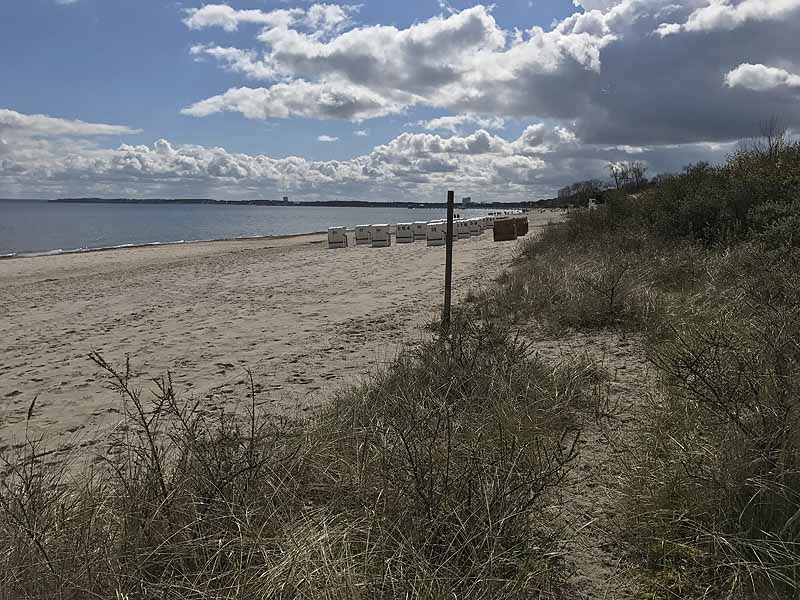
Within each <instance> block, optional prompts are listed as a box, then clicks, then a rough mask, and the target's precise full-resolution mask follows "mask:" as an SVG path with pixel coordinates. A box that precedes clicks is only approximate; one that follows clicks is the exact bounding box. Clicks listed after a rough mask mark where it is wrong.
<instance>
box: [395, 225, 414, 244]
mask: <svg viewBox="0 0 800 600" xmlns="http://www.w3.org/2000/svg"><path fill="white" fill-rule="evenodd" d="M394 237H395V239H396V240H397V243H398V244H408V243H409V242H413V241H414V225H413V224H412V223H398V224H397V225H396V226H395V230H394Z"/></svg>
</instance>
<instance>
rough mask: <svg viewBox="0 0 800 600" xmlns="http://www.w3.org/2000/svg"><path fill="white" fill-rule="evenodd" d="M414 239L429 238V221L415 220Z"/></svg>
mask: <svg viewBox="0 0 800 600" xmlns="http://www.w3.org/2000/svg"><path fill="white" fill-rule="evenodd" d="M413 229H414V239H415V240H424V239H426V238H427V234H426V230H427V229H428V223H427V222H425V221H415V222H414V227H413Z"/></svg>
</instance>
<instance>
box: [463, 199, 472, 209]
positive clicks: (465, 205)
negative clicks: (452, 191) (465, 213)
mask: <svg viewBox="0 0 800 600" xmlns="http://www.w3.org/2000/svg"><path fill="white" fill-rule="evenodd" d="M470 204H472V197H471V196H466V197H464V198H462V199H461V206H463V207H464V208H469V207H470Z"/></svg>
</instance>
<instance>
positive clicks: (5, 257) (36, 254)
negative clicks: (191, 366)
mask: <svg viewBox="0 0 800 600" xmlns="http://www.w3.org/2000/svg"><path fill="white" fill-rule="evenodd" d="M326 233H327V232H325V231H307V232H303V233H285V234H279V235H254V236H239V237H230V238H213V239H207V240H175V241H166V242H146V243H141V244H133V243H131V244H119V245H116V246H97V247H89V248H74V249H70V250H63V249H61V248H58V249H54V250H45V251H42V252H10V253H8V254H0V261H2V260H15V259H24V258H42V257H47V256H68V255H71V254H91V253H94V252H112V251H115V250H134V249H138V248H163V247H169V246H183V245H189V244H215V243H218V242H248V241H254V242H258V241H269V240H285V239H292V238H300V237H306V236H313V235H325V234H326Z"/></svg>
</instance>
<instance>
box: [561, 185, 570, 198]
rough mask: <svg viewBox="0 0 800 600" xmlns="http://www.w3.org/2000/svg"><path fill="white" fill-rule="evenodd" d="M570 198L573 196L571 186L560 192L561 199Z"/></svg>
mask: <svg viewBox="0 0 800 600" xmlns="http://www.w3.org/2000/svg"><path fill="white" fill-rule="evenodd" d="M570 196H572V188H571V187H570V186H567V187H565V188H561V189H560V190H558V197H559V198H569V197H570Z"/></svg>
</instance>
